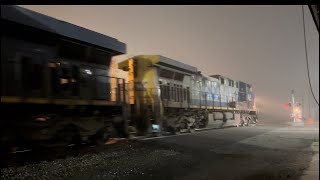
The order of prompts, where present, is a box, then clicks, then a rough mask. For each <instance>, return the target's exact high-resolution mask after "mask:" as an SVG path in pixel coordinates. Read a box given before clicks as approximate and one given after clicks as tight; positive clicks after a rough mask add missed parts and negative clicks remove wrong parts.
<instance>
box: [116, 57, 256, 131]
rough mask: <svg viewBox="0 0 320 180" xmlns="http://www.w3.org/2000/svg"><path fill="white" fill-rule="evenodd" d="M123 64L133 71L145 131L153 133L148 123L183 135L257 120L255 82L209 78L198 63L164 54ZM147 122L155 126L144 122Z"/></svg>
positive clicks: (137, 115) (135, 103)
mask: <svg viewBox="0 0 320 180" xmlns="http://www.w3.org/2000/svg"><path fill="white" fill-rule="evenodd" d="M118 67H119V69H122V70H124V71H128V83H129V87H130V88H129V89H128V91H129V99H130V104H131V112H132V113H131V114H133V115H134V117H131V119H132V122H133V124H134V125H135V126H137V127H140V131H147V129H146V128H144V129H143V127H152V126H150V124H156V125H158V126H160V129H161V130H162V131H169V132H172V131H173V132H174V133H177V132H178V133H179V132H185V131H189V132H193V131H194V130H195V129H197V128H205V127H207V126H210V125H213V124H219V126H225V125H226V124H228V125H236V126H239V125H244V124H246V125H248V124H252V123H256V122H257V113H256V109H255V104H254V102H255V100H254V93H253V90H252V87H251V85H250V84H247V83H244V82H242V81H235V80H232V79H230V78H227V77H224V76H221V75H211V76H206V75H203V74H202V73H201V72H200V71H198V69H197V68H196V67H193V66H190V65H187V64H184V63H181V62H179V61H176V60H173V59H170V58H167V57H164V56H161V55H139V56H134V57H132V58H129V59H127V60H125V61H123V62H120V63H119V65H118ZM149 119H151V121H149ZM141 121H142V123H141ZM146 121H149V124H147V125H144V123H147V122H146ZM227 122H228V123H227ZM141 124H142V125H141ZM138 131H139V130H138Z"/></svg>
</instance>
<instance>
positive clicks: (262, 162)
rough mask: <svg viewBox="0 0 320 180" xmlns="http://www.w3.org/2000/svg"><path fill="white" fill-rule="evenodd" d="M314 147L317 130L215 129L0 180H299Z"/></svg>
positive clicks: (16, 170)
mask: <svg viewBox="0 0 320 180" xmlns="http://www.w3.org/2000/svg"><path fill="white" fill-rule="evenodd" d="M316 143H319V128H318V127H275V126H255V127H239V128H226V129H216V130H209V131H201V132H196V133H193V134H183V135H179V136H171V137H160V138H151V139H150V138H149V139H144V140H139V141H137V142H129V143H126V144H124V145H123V146H121V147H117V148H108V149H106V150H105V151H102V152H97V153H89V154H85V155H80V156H74V157H68V158H64V159H56V160H53V161H49V162H41V163H38V164H29V165H26V166H22V167H10V168H3V169H1V179H17V178H18V179H25V178H27V179H223V180H224V179H244V180H247V179H248V180H251V179H252V180H256V179H259V180H260V179H301V178H305V177H306V176H303V175H304V174H306V173H308V172H309V171H308V168H310V162H311V161H312V159H314V156H316V155H317V153H318V151H319V147H318V146H315V144H316ZM317 171H319V166H318V167H317ZM308 177H310V176H308ZM308 177H307V178H308Z"/></svg>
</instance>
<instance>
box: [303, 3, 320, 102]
mask: <svg viewBox="0 0 320 180" xmlns="http://www.w3.org/2000/svg"><path fill="white" fill-rule="evenodd" d="M301 8H302V22H303V34H304V49H305V52H306V61H307V71H308V80H309V86H310V90H311V93H312V96H313V99H314V101H315V102H316V103H317V104H318V106H319V102H318V101H317V99H316V97H315V95H314V93H313V89H312V85H311V80H310V71H309V60H308V49H307V39H306V27H305V22H304V21H305V20H304V8H303V5H301Z"/></svg>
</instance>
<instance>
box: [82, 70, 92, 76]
mask: <svg viewBox="0 0 320 180" xmlns="http://www.w3.org/2000/svg"><path fill="white" fill-rule="evenodd" d="M84 72H86V73H87V74H90V75H91V74H92V72H91V71H90V70H89V69H85V70H84Z"/></svg>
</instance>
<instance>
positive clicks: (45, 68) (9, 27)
mask: <svg viewBox="0 0 320 180" xmlns="http://www.w3.org/2000/svg"><path fill="white" fill-rule="evenodd" d="M1 24H2V27H3V28H2V34H1V110H2V113H1V118H0V119H1V123H0V124H1V129H0V130H1V147H5V148H7V147H20V146H26V145H31V146H33V145H35V146H38V145H41V146H49V147H50V146H65V145H68V144H72V143H82V142H87V143H95V144H104V143H105V142H106V141H107V140H108V139H109V138H110V137H128V136H129V133H130V132H131V131H134V132H135V133H137V135H147V134H152V133H156V134H157V135H161V134H162V133H164V132H170V133H174V134H175V133H183V132H194V131H195V130H196V129H200V128H206V127H210V126H212V125H218V126H219V127H223V126H243V125H249V124H255V123H256V122H257V111H256V109H255V103H254V102H255V101H254V93H253V91H252V87H251V85H249V84H247V83H245V82H242V81H238V80H232V79H230V78H227V77H224V76H222V75H210V76H207V75H204V74H201V72H200V71H199V70H198V69H197V68H196V67H193V66H190V65H187V64H183V63H181V62H178V61H176V60H173V59H170V58H166V57H164V56H161V55H139V56H134V57H132V58H129V59H127V60H125V61H123V62H120V63H119V64H118V68H119V69H121V70H124V71H126V73H127V75H126V77H125V78H120V77H117V76H115V77H113V76H112V75H111V73H110V72H111V69H112V68H111V67H110V65H111V60H112V58H113V57H114V56H117V55H122V54H125V53H126V44H125V43H123V42H120V41H118V40H117V39H114V38H112V37H109V36H106V35H102V34H99V33H96V32H93V31H91V30H88V29H85V28H82V27H79V26H76V25H73V24H70V23H67V22H64V21H60V20H57V19H54V18H51V17H48V16H45V15H42V14H39V13H36V12H33V11H30V10H27V9H24V8H21V7H18V6H1Z"/></svg>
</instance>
